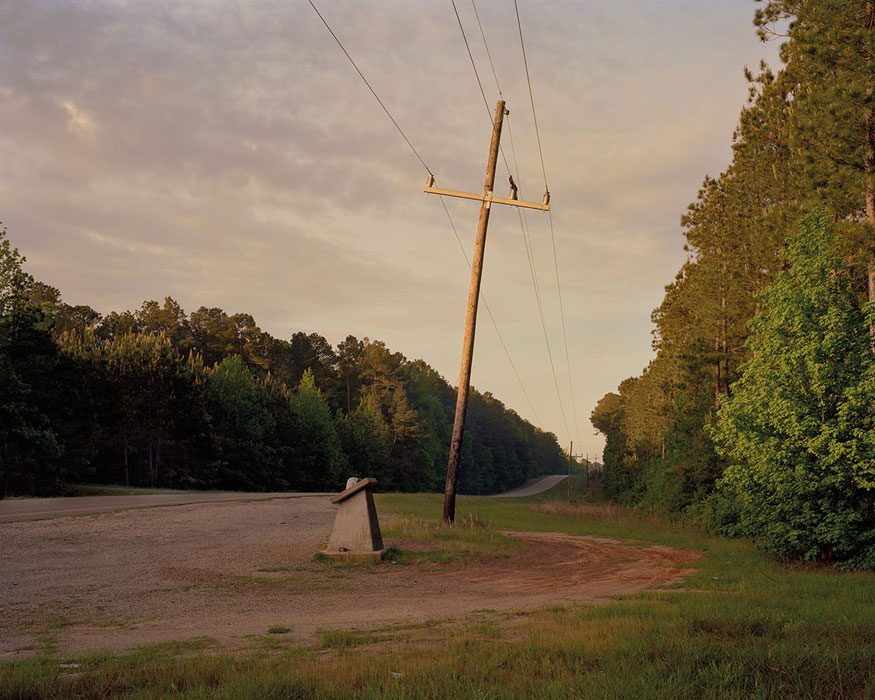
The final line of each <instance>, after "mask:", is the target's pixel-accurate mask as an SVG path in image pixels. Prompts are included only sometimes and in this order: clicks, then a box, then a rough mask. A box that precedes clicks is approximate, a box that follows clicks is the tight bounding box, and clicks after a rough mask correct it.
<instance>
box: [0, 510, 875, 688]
mask: <svg viewBox="0 0 875 700" xmlns="http://www.w3.org/2000/svg"><path fill="white" fill-rule="evenodd" d="M440 504H441V499H440V497H439V496H435V495H403V496H402V495H394V494H388V495H381V496H379V497H378V507H379V509H380V511H381V512H393V513H395V514H396V515H397V516H398V520H396V521H395V522H392V523H388V524H387V527H386V528H385V531H384V534H385V535H386V537H387V539H388V540H389V541H390V542H392V541H393V540H392V538H393V537H395V536H398V537H400V539H401V541H402V542H409V544H408V545H406V547H404V546H402V547H401V553H400V554H398V555H397V556H401V555H403V554H404V553H405V552H407V551H410V552H414V551H417V550H418V552H417V553H416V554H411V556H413V557H423V559H421V560H417V559H415V558H414V560H413V561H431V560H430V559H428V557H427V556H425V555H424V554H422V553H423V552H446V553H448V555H450V556H451V557H453V559H452V560H453V561H456V562H464V561H466V560H469V559H470V558H471V557H477V556H484V555H485V553H486V552H488V551H491V550H492V548H494V547H499V548H501V547H505V546H511V547H512V546H513V545H508V544H507V541H506V538H503V537H502V536H501V535H500V534H499V531H500V530H502V529H509V530H534V531H559V532H568V533H571V534H590V535H599V536H605V537H622V538H627V539H631V540H633V541H635V542H637V543H639V544H644V545H672V546H682V547H692V548H697V549H700V550H703V552H704V556H703V557H702V558H701V559H700V560H699V561H698V562H697V563H696V565H695V566H696V567H697V570H696V573H695V574H694V575H693V576H692V578H690V579H689V580H688V581H687V582H686V583H685V584H684V586H683V588H680V589H677V590H670V591H649V592H646V593H644V594H640V595H635V596H626V597H623V598H620V599H618V600H616V601H615V602H614V603H612V604H610V605H604V606H598V607H592V606H589V607H580V606H567V605H566V606H549V607H547V608H545V609H542V610H540V611H535V612H531V613H529V614H527V615H523V616H518V617H517V618H516V622H515V623H514V624H513V625H508V624H507V622H506V620H503V619H502V618H501V616H500V615H498V614H496V613H489V611H483V612H482V614H480V613H478V614H476V615H472V616H470V617H469V618H468V619H467V620H466V621H463V622H456V623H449V622H440V621H435V622H434V623H433V624H428V625H411V626H407V627H406V628H404V627H401V626H399V627H398V628H397V630H396V631H395V632H381V633H380V636H379V638H377V637H374V636H373V635H372V634H371V633H369V632H367V631H337V630H334V631H323V632H321V633H320V634H319V635H318V639H317V641H316V643H315V644H313V645H309V646H301V645H294V644H283V645H267V644H264V645H256V646H255V647H254V648H253V649H252V650H250V651H248V652H244V653H239V652H238V653H236V654H231V653H229V652H227V651H223V650H222V649H220V648H217V647H215V645H213V644H212V643H211V642H210V641H209V640H201V641H200V642H195V643H194V644H180V645H175V646H174V645H160V646H158V647H146V648H141V649H138V650H134V651H133V652H130V653H127V654H122V655H115V656H114V655H109V654H96V655H90V656H85V657H82V658H78V659H66V658H60V657H58V655H57V653H55V652H53V651H51V650H49V651H47V652H45V653H43V654H42V655H40V656H37V657H36V658H33V659H29V660H24V661H16V662H14V663H6V664H3V665H2V666H0V697H3V698H7V697H8V698H31V697H47V698H62V697H63V698H66V697H80V698H99V697H107V696H113V695H115V696H129V697H137V698H151V697H165V696H171V695H172V696H173V697H183V698H207V697H209V698H213V697H216V698H257V697H276V698H419V697H423V698H447V697H453V698H557V699H558V698H567V697H575V698H648V699H649V698H721V699H722V698H729V699H732V698H848V699H850V698H860V699H863V698H873V697H875V662H873V659H875V574H872V573H856V574H848V573H841V572H837V571H833V570H830V569H825V568H817V567H803V566H790V565H784V564H781V563H779V562H776V561H774V560H772V559H770V558H768V557H766V556H765V555H763V554H762V553H760V552H758V551H757V550H755V549H754V548H753V547H752V546H751V545H750V544H749V543H745V542H739V541H731V540H726V539H723V538H718V537H708V536H703V535H700V534H697V533H695V532H693V531H690V530H688V529H684V528H683V527H681V526H680V525H677V524H672V523H666V522H663V521H660V520H658V519H656V518H651V517H647V516H644V515H641V514H638V513H635V512H632V511H629V510H627V509H624V508H620V507H617V506H613V505H606V504H595V503H578V504H571V505H569V504H567V503H560V502H542V501H537V500H534V499H518V500H517V499H514V500H505V499H491V498H473V497H471V498H460V499H459V504H458V512H459V514H460V522H463V521H464V522H466V523H468V525H466V526H465V527H457V528H452V529H448V528H444V527H442V526H441V525H439V524H438V522H437V516H438V514H439V513H440ZM466 518H467V520H466ZM389 533H395V535H389ZM414 548H415V549H414ZM508 551H510V552H512V550H508ZM450 612H451V611H448V613H450ZM65 662H74V663H78V664H79V668H76V669H64V668H60V667H59V666H60V664H61V663H65Z"/></svg>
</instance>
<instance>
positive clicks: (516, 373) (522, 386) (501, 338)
mask: <svg viewBox="0 0 875 700" xmlns="http://www.w3.org/2000/svg"><path fill="white" fill-rule="evenodd" d="M307 1H308V2H309V3H310V7H312V8H313V11H314V12H315V13H316V14H317V15H318V17H319V19H320V20H322V24H324V25H325V28H326V29H327V30H328V32H329V33H330V34H331V36H332V38H333V39H334V41H335V42H336V43H337V45H338V46H339V47H340V50H341V51H342V52H343V54H344V55H345V56H346V58H347V59H348V60H349V62H350V63H351V64H352V67H353V68H355V71H356V73H358V75H359V77H360V78H361V79H362V81H363V82H364V84H365V85H366V86H367V88H368V90H370V91H371V94H372V95H373V96H374V99H376V100H377V102H378V103H379V105H380V107H382V108H383V111H384V112H385V113H386V116H387V117H389V119H390V121H391V122H392V124H393V125H394V126H395V129H397V131H398V133H399V134H401V136H402V138H403V139H404V141H405V142H406V143H407V145H408V146H409V147H410V150H411V151H412V152H413V154H414V155H415V156H416V158H417V159H418V160H419V162H420V163H421V164H422V167H423V168H425V171H426V172H427V173H428V174H429V175H431V176H432V177H434V173H433V172H432V170H431V168H429V167H428V164H427V163H426V162H425V160H424V159H423V157H422V156H421V155H420V153H419V151H418V150H416V147H415V146H414V145H413V142H412V141H411V140H410V138H408V136H407V134H405V133H404V130H403V129H402V128H401V126H400V125H399V124H398V121H397V120H396V119H395V117H393V116H392V113H391V112H390V111H389V108H388V107H386V105H385V103H384V102H383V100H381V99H380V96H379V95H378V94H377V92H376V90H374V88H373V87H372V86H371V84H370V82H368V79H367V78H366V77H365V75H364V73H362V71H361V69H360V68H359V67H358V65H357V64H356V62H355V61H354V60H353V58H352V56H350V54H349V52H348V51H347V50H346V48H345V47H344V45H343V43H342V42H341V41H340V39H339V38H338V36H337V34H335V33H334V30H333V29H332V28H331V26H330V25H329V24H328V22H327V20H326V19H325V17H323V16H322V13H321V12H319V8H317V7H316V5H315V4H314V3H313V0H307ZM453 5H454V7H455V2H454V3H453ZM456 17H457V18H458V17H459V15H458V11H457V13H456ZM459 22H460V24H459V26H460V27H461V19H459ZM463 35H464V31H463ZM466 43H467V39H466ZM468 55H469V57H471V61H472V65H473V61H474V58H473V56H472V55H471V51H470V48H469V49H468ZM475 71H476V68H475ZM478 81H479V76H478ZM480 90H481V93H482V94H483V99H484V102H486V93H485V92H484V91H483V86H482V84H481V86H480ZM486 108H487V110H488V109H489V103H488V102H486ZM439 199H440V202H441V205H442V206H443V209H444V212H445V213H446V215H447V220H448V221H449V222H450V227H451V229H452V231H453V235H454V236H455V238H456V242H457V243H458V244H459V249H460V250H461V252H462V257H463V258H464V259H465V262H466V264H467V265H468V268H469V269H470V267H471V261H470V259H469V258H468V253H467V252H466V251H465V246H464V245H462V239H461V238H460V237H459V232H458V230H457V229H456V224H455V222H454V221H453V217H452V215H451V214H450V210H449V208H448V207H447V204H446V202H445V201H444V197H443V195H440V196H439ZM480 298H481V299H483V305H484V307H485V308H486V312H487V314H488V315H489V319H490V320H491V321H492V326H493V327H494V328H495V334H496V335H497V336H498V341H499V343H500V344H501V347H502V349H503V350H504V354H505V355H506V357H507V360H508V363H509V364H510V366H511V369H512V370H513V374H514V376H515V377H516V380H517V382H518V383H519V385H520V389H521V390H522V392H523V396H524V397H525V399H526V402H527V403H528V405H529V408H530V409H531V411H532V415H533V416H534V417H535V420H536V421H537V422H538V423H540V422H541V419H540V418H539V417H538V412H537V411H536V410H535V406H534V404H533V403H532V399H531V398H530V396H529V392H528V391H526V387H525V384H524V383H523V380H522V377H521V376H520V374H519V371H518V370H517V367H516V363H515V362H514V361H513V357H512V356H511V354H510V350H509V349H508V347H507V343H505V341H504V336H503V335H502V334H501V330H500V329H499V327H498V322H497V321H496V319H495V316H494V315H493V313H492V309H491V308H490V307H489V303H488V302H487V301H486V297H485V295H484V294H483V292H481V293H480Z"/></svg>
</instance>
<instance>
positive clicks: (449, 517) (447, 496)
mask: <svg viewBox="0 0 875 700" xmlns="http://www.w3.org/2000/svg"><path fill="white" fill-rule="evenodd" d="M505 114H509V112H508V111H507V110H506V109H505V108H504V100H499V101H498V102H497V103H496V105H495V116H494V118H493V121H492V141H491V143H490V144H489V158H488V159H487V161H486V177H485V178H484V180H483V194H479V195H478V194H471V193H468V192H459V191H458V190H445V189H442V188H439V187H435V186H434V176H433V175H429V178H428V184H427V185H426V186H425V192H426V193H428V194H437V195H444V196H447V197H461V198H463V199H474V200H478V201H479V202H480V218H479V219H478V220H477V236H476V239H475V241H474V259H473V260H472V261H471V285H470V287H469V288H468V308H467V311H466V314H465V338H464V340H463V342H462V366H461V368H460V369H459V389H458V393H457V395H456V416H455V418H454V420H453V436H452V438H451V439H450V458H449V460H448V462H447V485H446V488H445V489H444V514H443V518H444V522H446V523H452V522H453V521H454V520H455V519H456V484H457V482H458V479H459V457H460V455H461V452H462V437H463V435H464V432H465V414H466V413H467V410H468V389H469V387H470V383H471V363H472V361H473V359H474V333H475V331H476V327H477V305H478V302H479V301H480V280H481V278H482V277H483V254H484V252H485V250H486V229H487V227H488V225H489V211H490V209H491V206H492V204H507V205H510V206H517V207H525V208H527V209H539V210H541V211H549V209H550V193H549V192H545V193H544V201H543V203H542V204H537V203H535V202H522V201H519V200H518V199H517V188H516V187H515V186H514V185H513V181H511V191H510V197H508V198H504V197H495V196H493V194H492V188H493V186H494V185H495V166H496V164H497V163H498V149H499V144H500V143H501V127H502V124H503V122H504V116H505Z"/></svg>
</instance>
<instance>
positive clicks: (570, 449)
mask: <svg viewBox="0 0 875 700" xmlns="http://www.w3.org/2000/svg"><path fill="white" fill-rule="evenodd" d="M573 461H574V440H572V441H571V442H569V443H568V502H569V503H571V496H572V489H571V482H572V481H573V479H572V475H571V463H572V462H573Z"/></svg>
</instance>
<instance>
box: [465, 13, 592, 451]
mask: <svg viewBox="0 0 875 700" xmlns="http://www.w3.org/2000/svg"><path fill="white" fill-rule="evenodd" d="M450 2H451V3H452V6H453V12H454V13H455V15H456V22H457V23H458V25H459V31H460V32H461V34H462V40H463V41H464V43H465V49H466V50H467V52H468V59H469V60H470V62H471V68H472V70H473V71H474V77H475V79H476V80H477V85H478V87H479V88H480V94H481V95H482V96H483V103H484V105H485V106H486V114H487V117H488V119H489V122H490V124H491V123H492V113H491V112H490V110H489V101H488V100H487V98H486V91H485V90H484V88H483V81H482V80H481V79H480V72H479V71H478V70H477V63H476V61H475V60H474V55H473V53H472V52H471V45H470V43H469V42H468V36H467V34H466V32H465V27H464V25H463V24H462V18H461V16H460V15H459V8H458V7H457V6H456V1H455V0H450ZM471 5H472V7H473V9H474V16H475V17H476V18H477V26H478V27H479V29H480V36H481V37H482V39H483V46H484V48H485V49H486V55H487V57H488V58H489V64H490V67H491V68H492V75H493V78H494V79H495V87H496V89H497V90H498V94H499V96H502V97H503V95H502V91H501V83H500V82H499V80H498V72H497V71H496V69H495V63H494V62H493V60H492V53H491V52H490V50H489V43H488V42H487V40H486V32H485V31H484V29H483V23H482V22H481V21H480V13H479V12H478V11H477V3H476V0H471ZM507 123H508V135H509V138H510V144H511V153H512V156H513V160H514V166H515V168H514V170H515V172H514V171H512V170H511V167H510V164H509V163H508V160H507V155H506V154H505V152H504V147H503V146H502V147H500V151H501V157H502V160H503V161H504V166H505V168H506V169H507V171H508V174H515V175H516V178H517V189H518V192H519V193H520V196H522V182H521V178H520V174H519V165H518V161H517V156H516V146H515V144H514V140H513V131H512V128H511V126H510V119H508V120H507ZM539 146H540V137H539ZM541 162H542V170H543V158H542V160H541ZM545 183H546V180H545ZM545 189H546V184H545ZM517 216H518V218H519V224H520V232H521V233H522V238H523V246H524V247H525V250H526V259H527V261H528V264H529V274H530V276H531V280H532V288H533V290H534V293H535V302H536V305H537V309H538V317H539V319H540V321H541V330H542V332H543V334H544V344H545V345H546V347H547V359H548V361H549V363H550V371H551V373H552V376H553V385H554V387H555V389H556V398H557V401H558V403H559V412H560V414H561V416H562V423H563V425H564V427H565V432H566V433H567V434H569V435H570V434H571V431H570V430H569V429H568V419H567V418H566V416H565V407H564V405H563V403H562V392H561V391H560V389H559V378H558V374H557V372H556V365H555V362H554V360H553V350H552V348H551V345H550V334H549V332H548V331H547V322H546V319H545V316H544V307H543V301H542V298H541V290H540V284H539V282H538V272H537V266H536V264H535V256H534V246H533V245H532V243H531V241H530V235H529V227H528V218H527V217H526V214H525V212H523V211H521V210H520V209H517ZM554 253H555V246H554ZM569 376H570V374H569ZM575 429H576V421H575Z"/></svg>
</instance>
